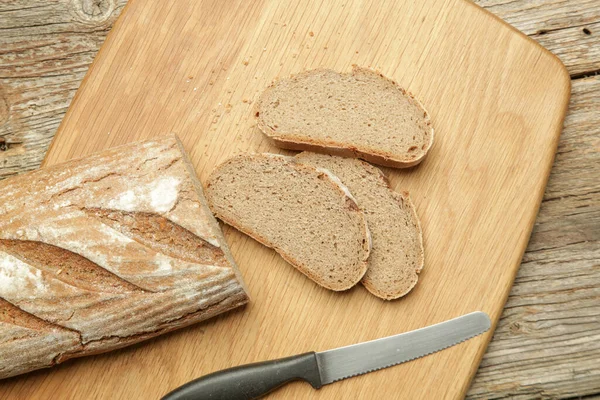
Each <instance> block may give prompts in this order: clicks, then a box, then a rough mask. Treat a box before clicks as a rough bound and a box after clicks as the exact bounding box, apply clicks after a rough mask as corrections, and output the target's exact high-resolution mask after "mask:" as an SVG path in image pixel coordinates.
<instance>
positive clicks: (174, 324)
mask: <svg viewBox="0 0 600 400" xmlns="http://www.w3.org/2000/svg"><path fill="white" fill-rule="evenodd" d="M223 300H224V301H221V302H219V303H215V304H212V305H210V306H208V307H206V308H202V309H199V310H197V311H195V312H192V313H190V314H186V315H184V316H182V317H181V318H178V319H176V320H173V321H168V322H165V323H164V324H163V325H162V326H160V327H158V328H157V329H156V330H154V331H152V332H142V333H139V334H136V335H132V336H127V337H108V338H105V339H102V340H98V341H94V342H90V343H87V344H86V345H84V346H83V347H82V348H81V349H79V350H76V351H72V352H66V353H63V354H60V355H59V356H58V357H56V359H55V362H54V363H53V364H51V365H47V366H44V367H41V368H50V367H53V366H54V365H57V364H62V363H63V362H65V361H68V360H71V359H74V358H80V357H86V356H91V355H97V354H102V353H107V352H111V351H113V350H117V349H121V348H124V347H127V346H131V345H132V344H136V343H140V342H143V341H146V340H148V339H152V338H155V337H157V336H161V335H163V334H165V333H168V332H172V331H175V330H178V329H181V328H185V327H186V326H190V325H194V324H196V323H198V322H201V321H205V320H207V319H210V318H213V317H216V316H217V315H219V314H222V313H224V312H227V311H231V310H233V309H235V308H237V307H240V306H243V305H245V304H247V303H248V296H247V294H246V293H245V292H244V291H243V290H240V291H239V292H238V293H235V294H231V295H230V296H228V297H226V298H224V299H223Z"/></svg>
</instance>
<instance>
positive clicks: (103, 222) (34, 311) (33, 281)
mask: <svg viewBox="0 0 600 400" xmlns="http://www.w3.org/2000/svg"><path fill="white" fill-rule="evenodd" d="M247 301H248V296H247V294H246V290H245V287H244V284H243V281H242V278H241V276H240V274H239V272H238V270H237V268H236V265H235V262H234V261H233V258H232V256H231V254H230V252H229V250H228V248H227V244H226V242H225V240H224V238H223V236H222V233H221V231H220V228H219V225H218V223H217V222H216V220H215V219H214V217H213V215H212V214H211V212H210V210H209V208H208V207H207V205H206V202H205V199H204V197H203V194H202V188H201V185H200V184H199V182H198V181H197V179H196V177H195V172H194V169H193V167H192V166H191V164H190V163H189V161H188V160H187V158H186V155H185V153H184V151H183V147H182V145H181V143H180V142H179V140H178V139H177V138H175V137H167V138H164V139H160V140H155V141H149V142H143V143H137V144H131V145H126V146H121V147H117V148H114V149H111V150H107V151H104V152H101V153H98V154H96V155H93V156H91V157H88V158H85V159H81V160H75V161H71V162H68V163H65V164H62V165H57V166H53V167H49V168H46V169H42V170H38V171H35V172H31V173H28V174H24V175H20V176H17V177H14V178H11V179H7V180H5V181H2V182H0V378H6V377H10V376H13V375H17V374H21V373H24V372H28V371H31V370H34V369H38V368H43V367H50V366H52V365H54V364H57V363H60V362H62V361H65V360H67V359H70V358H73V357H79V356H83V355H87V354H94V353H100V352H105V351H108V350H112V349H116V348H120V347H124V346H127V345H130V344H132V343H136V342H139V341H142V340H145V339H147V338H150V337H153V336H157V335H159V334H162V333H164V332H167V331H170V330H173V329H177V328H180V327H183V326H186V325H189V324H192V323H194V322H197V321H201V320H204V319H206V318H209V317H212V316H214V315H216V314H219V313H222V312H224V311H227V310H230V309H232V308H234V307H237V306H240V305H243V304H245V303H246V302H247Z"/></svg>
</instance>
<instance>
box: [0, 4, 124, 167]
mask: <svg viewBox="0 0 600 400" xmlns="http://www.w3.org/2000/svg"><path fill="white" fill-rule="evenodd" d="M125 3H126V1H125V0H118V1H103V2H100V3H99V4H100V7H98V6H94V4H96V3H92V2H89V1H85V0H75V1H71V0H58V1H50V2H48V1H29V0H3V1H2V2H0V66H1V67H0V137H5V138H7V139H8V140H14V141H19V142H23V144H22V145H10V146H8V150H7V151H0V179H2V178H4V177H7V176H10V175H14V174H17V173H20V172H25V171H29V170H32V169H35V168H38V167H39V165H40V163H41V162H42V159H43V158H44V155H45V154H46V150H47V149H48V145H49V144H50V141H51V140H52V138H53V137H54V133H55V132H56V129H57V128H58V125H59V124H60V121H61V120H62V118H63V117H64V115H65V112H66V111H67V107H68V106H69V104H70V103H71V99H72V98H73V95H74V94H75V91H76V90H77V88H79V85H80V84H81V80H82V79H83V77H84V75H85V73H86V72H87V70H88V67H89V65H90V64H91V62H92V60H93V59H94V57H95V56H96V53H97V52H98V49H99V48H100V46H101V45H102V43H103V42H104V39H105V37H106V35H107V34H108V31H109V30H110V28H111V27H112V25H113V23H114V21H115V20H116V19H117V17H118V16H119V14H120V11H121V10H122V9H123V6H124V5H125ZM106 5H108V6H106Z"/></svg>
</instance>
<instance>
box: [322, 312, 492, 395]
mask: <svg viewBox="0 0 600 400" xmlns="http://www.w3.org/2000/svg"><path fill="white" fill-rule="evenodd" d="M490 326H491V322H490V318H489V317H488V315H487V314H486V313H484V312H480V311H477V312H473V313H470V314H466V315H463V316H461V317H458V318H454V319H451V320H448V321H445V322H440V323H439V324H435V325H430V326H427V327H425V328H421V329H417V330H414V331H410V332H406V333H400V334H398V335H394V336H388V337H384V338H381V339H376V340H372V341H370V342H363V343H358V344H353V345H350V346H345V347H339V348H337V349H333V350H327V351H323V352H319V353H316V356H317V363H318V364H319V375H320V377H321V384H323V385H327V384H328V383H332V382H335V381H339V380H341V379H345V378H350V377H352V376H356V375H361V374H366V373H367V372H371V371H376V370H378V369H382V368H387V367H391V366H393V365H397V364H401V363H404V362H407V361H411V360H414V359H415V358H420V357H423V356H426V355H428V354H431V353H435V352H437V351H440V350H443V349H445V348H447V347H451V346H454V345H455V344H458V343H460V342H464V341H465V340H468V339H470V338H472V337H475V336H477V335H480V334H482V333H484V332H486V331H487V330H488V329H490Z"/></svg>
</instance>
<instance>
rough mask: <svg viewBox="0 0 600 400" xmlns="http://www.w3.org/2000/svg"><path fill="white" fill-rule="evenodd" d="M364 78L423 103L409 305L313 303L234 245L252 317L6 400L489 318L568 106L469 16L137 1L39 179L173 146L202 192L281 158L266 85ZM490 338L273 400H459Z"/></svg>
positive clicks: (53, 373) (533, 51)
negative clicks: (179, 144)
mask: <svg viewBox="0 0 600 400" xmlns="http://www.w3.org/2000/svg"><path fill="white" fill-rule="evenodd" d="M352 64H358V65H361V66H371V67H373V68H377V69H379V70H381V71H382V72H383V73H384V74H385V75H387V76H389V77H392V78H393V79H395V80H396V81H397V82H399V84H400V85H401V86H403V87H405V88H407V89H409V90H410V91H411V92H413V93H415V94H416V96H417V97H418V98H419V99H421V101H422V102H423V103H424V104H425V107H426V108H427V109H428V110H429V112H430V114H431V117H432V121H433V124H434V127H435V132H436V133H435V135H436V137H435V143H434V146H433V148H432V150H431V152H430V154H429V155H428V157H427V158H426V160H425V161H424V162H423V163H422V164H421V165H420V166H418V167H416V168H413V169H409V170H390V169H388V170H386V172H388V173H389V174H390V177H391V182H392V184H393V186H394V187H395V188H396V189H397V190H401V189H402V190H409V191H410V192H411V194H412V198H413V201H414V203H415V204H416V207H417V211H418V214H419V215H420V217H421V220H422V226H423V229H424V241H425V254H426V263H425V268H424V270H423V272H422V274H421V277H420V282H419V284H418V285H417V287H416V288H415V290H413V292H412V293H411V294H409V295H408V296H407V297H406V298H404V299H401V300H398V301H393V302H385V301H382V300H379V299H377V298H375V297H373V296H371V295H370V294H369V293H368V292H367V291H366V290H365V289H364V288H362V287H356V288H354V289H352V290H350V291H348V292H345V293H333V292H329V291H327V290H324V289H322V288H320V287H318V286H317V285H315V284H314V283H313V282H311V281H309V280H308V279H307V278H305V277H304V276H303V275H302V274H300V273H299V272H297V271H296V270H295V269H293V268H292V267H290V266H289V265H287V264H286V263H285V262H284V261H282V259H281V258H280V257H279V256H278V255H277V254H276V253H275V252H273V251H271V250H269V249H267V248H265V247H263V246H261V245H260V244H258V243H256V242H254V241H253V240H251V239H249V238H247V237H245V236H244V235H242V234H240V233H238V232H236V231H234V230H233V229H231V228H228V227H226V228H225V234H226V238H227V240H228V242H229V243H230V245H231V248H232V251H233V254H234V256H235V258H236V260H237V261H238V263H239V266H240V269H241V271H242V273H243V276H244V278H245V280H246V282H247V284H248V287H249V288H250V292H251V293H250V294H251V297H252V303H251V305H250V306H248V307H247V308H246V309H244V310H239V311H236V312H232V313H229V314H227V315H223V316H221V317H219V318H217V319H214V320H212V321H208V322H206V323H202V324H199V325H196V326H193V327H190V328H187V329H185V330H183V331H179V332H176V333H172V334H169V335H166V336H164V337H162V338H159V339H156V340H152V341H150V342H147V343H144V344H141V345H138V346H135V347H134V348H129V349H125V350H122V351H119V352H114V353H111V354H106V355H101V356H95V357H88V358H86V359H81V360H77V361H73V362H69V363H67V364H65V365H62V366H59V367H57V368H53V369H51V370H47V371H41V372H36V373H33V374H29V375H27V376H23V377H17V378H15V379H11V380H9V381H6V382H4V383H2V386H1V387H0V397H2V398H4V397H6V396H7V395H9V396H15V397H23V398H60V399H68V398H95V399H115V398H122V399H147V398H156V397H158V396H160V395H163V394H165V393H166V392H167V391H169V390H170V389H173V388H175V387H176V386H178V385H180V384H182V383H184V382H186V381H188V380H190V379H193V378H195V377H198V376H200V375H202V374H206V373H208V372H211V371H215V370H218V369H222V368H227V367H231V366H234V365H238V364H242V363H247V362H254V361H260V360H266V359H271V358H276V357H282V356H288V355H292V354H296V353H301V352H305V351H309V350H316V351H319V350H325V349H329V348H332V347H336V346H341V345H347V344H351V343H356V342H359V341H364V340H370V339H375V338H378V337H381V336H385V335H391V334H395V333H399V332H404V331H407V330H411V329H415V328H419V327H422V326H425V325H429V324H432V323H436V322H440V321H443V320H446V319H448V318H452V317H456V316H459V315H461V314H464V313H467V312H471V311H475V310H483V311H485V312H487V313H489V314H490V316H491V317H492V319H493V320H494V321H497V319H498V318H499V316H500V313H501V311H502V307H503V305H504V303H505V300H506V298H507V296H508V293H509V290H510V287H511V284H512V282H513V278H514V276H515V273H516V271H517V269H518V267H519V263H520V261H521V257H522V255H523V252H524V249H525V247H526V245H527V241H528V238H529V235H530V232H531V229H532V226H533V223H534V220H535V217H536V213H537V210H538V207H539V204H540V201H541V199H542V195H543V191H544V187H545V184H546V180H547V178H548V175H549V172H550V167H551V165H552V160H553V157H554V153H555V150H556V146H557V142H558V138H559V134H560V130H561V127H562V121H563V118H564V115H565V112H566V108H567V103H568V99H569V91H570V86H569V85H570V81H569V76H568V74H567V72H566V70H565V68H564V67H563V65H562V64H561V63H560V62H559V61H558V59H557V58H556V57H554V56H553V55H551V54H550V53H549V52H547V51H546V50H544V49H543V48H541V47H540V46H539V45H537V44H536V43H535V42H533V41H532V40H530V39H528V38H527V37H526V36H524V35H522V34H520V33H519V32H517V31H516V30H514V29H513V28H511V27H510V26H508V25H506V24H504V23H503V22H502V21H500V20H499V19H497V18H495V17H494V16H492V15H491V14H489V13H487V12H485V11H483V10H482V9H480V8H478V7H477V6H475V5H473V4H472V3H469V2H466V1H464V0H419V1H417V0H386V1H380V2H377V5H376V3H375V2H369V1H360V0H318V1H317V0H315V1H312V0H311V1H302V2H299V1H289V2H284V1H276V0H263V1H244V0H240V1H223V0H214V1H192V0H186V1H184V0H178V1H168V0H153V1H150V0H130V1H129V4H128V5H127V7H126V9H125V10H124V11H123V14H122V16H121V17H120V19H119V21H118V22H117V24H116V25H115V27H114V29H113V30H112V32H111V33H110V35H109V37H108V39H107V40H106V43H105V44H104V46H103V47H102V49H101V51H100V53H99V54H98V56H97V58H96V60H95V62H94V64H93V65H92V67H91V68H90V71H89V73H88V75H87V77H86V79H85V80H84V82H83V84H82V86H81V88H80V89H79V91H78V92H77V95H76V96H75V99H74V100H73V103H72V105H71V108H70V109H69V112H68V113H67V116H66V117H65V119H64V121H63V123H62V125H61V126H60V128H59V131H58V133H57V135H56V138H55V140H54V142H53V144H52V147H51V149H50V151H49V152H48V155H47V158H46V161H45V165H50V164H56V163H58V162H61V161H64V160H67V159H71V158H74V157H80V156H84V155H87V154H90V153H92V152H94V151H97V150H100V149H104V148H107V147H110V146H115V145H118V144H122V143H126V142H130V141H134V140H139V139H145V138H150V137H155V136H160V135H164V134H167V133H171V132H174V133H177V134H178V135H179V136H180V137H181V139H182V140H183V142H184V144H185V146H186V148H187V150H188V152H189V153H190V155H191V158H192V159H193V161H194V163H195V166H196V169H197V172H198V174H199V176H200V178H201V180H203V181H205V180H206V178H207V176H208V174H209V173H210V171H211V170H212V168H213V167H214V166H215V165H216V164H217V163H220V162H221V161H223V160H225V159H226V158H228V157H229V156H231V155H233V154H236V153H239V152H248V151H255V152H260V151H275V152H282V151H279V150H277V149H275V148H273V147H270V146H269V145H268V143H267V142H266V140H265V139H264V137H263V136H262V134H261V133H260V132H259V131H258V130H257V128H256V126H255V120H254V118H253V111H252V106H253V103H254V102H255V100H256V99H257V97H258V96H259V94H260V92H261V90H262V89H263V88H265V87H266V86H267V85H268V84H269V83H270V82H271V80H272V79H274V78H276V77H284V76H287V75H289V74H290V73H294V72H298V71H302V70H303V69H310V68H316V67H330V68H334V69H336V70H340V71H347V70H349V69H350V68H351V65H352ZM491 337H492V333H489V334H486V335H484V336H481V337H478V338H475V339H472V340H470V341H468V342H465V343H463V344H460V345H458V346H455V347H452V348H450V349H448V350H445V351H443V352H440V353H436V354H434V355H431V356H428V357H425V358H422V359H419V360H416V361H413V362H410V363H406V364H403V365H399V366H395V367H393V368H388V369H385V370H381V371H378V372H374V373H371V374H368V375H363V376H359V377H356V378H353V379H348V380H344V381H342V382H338V383H335V384H332V385H328V386H326V387H324V388H323V389H321V390H320V391H318V392H315V391H313V390H312V389H311V388H310V387H309V386H308V385H307V384H304V383H294V384H292V385H289V386H288V387H286V388H285V389H282V390H280V391H277V392H275V393H274V394H273V395H272V398H294V399H299V398H320V399H334V398H335V399H339V398H361V399H367V398H369V399H370V398H380V399H394V398H406V399H441V398H448V399H455V398H460V397H461V396H463V395H464V394H465V392H466V391H467V389H468V387H469V382H470V380H471V378H472V377H473V375H474V373H475V371H476V370H477V366H478V363H479V361H480V359H481V357H482V355H483V353H484V351H485V348H486V345H487V343H488V342H489V340H490V339H491Z"/></svg>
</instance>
